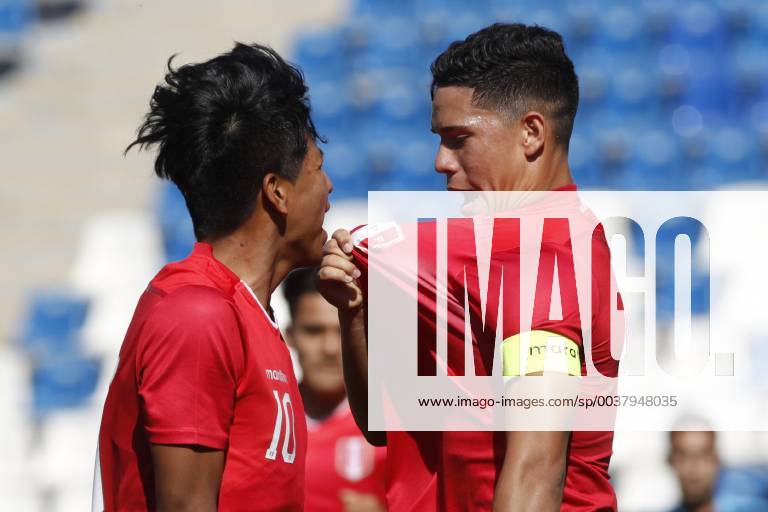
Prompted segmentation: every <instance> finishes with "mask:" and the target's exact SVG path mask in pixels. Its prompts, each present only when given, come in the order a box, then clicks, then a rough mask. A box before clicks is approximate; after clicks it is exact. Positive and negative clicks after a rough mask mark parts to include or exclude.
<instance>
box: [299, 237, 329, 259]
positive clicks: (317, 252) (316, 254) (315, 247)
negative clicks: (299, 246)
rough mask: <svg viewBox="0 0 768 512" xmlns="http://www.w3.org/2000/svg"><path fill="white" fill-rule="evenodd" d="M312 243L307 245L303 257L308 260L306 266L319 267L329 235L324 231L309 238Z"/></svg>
mask: <svg viewBox="0 0 768 512" xmlns="http://www.w3.org/2000/svg"><path fill="white" fill-rule="evenodd" d="M309 240H310V242H309V243H308V244H306V246H305V247H304V250H303V256H304V257H305V258H306V260H307V261H306V262H305V264H306V265H307V266H314V265H319V264H320V260H322V259H323V247H324V246H325V242H326V241H327V240H328V233H327V232H326V231H325V230H324V229H320V231H319V232H318V233H317V234H316V235H315V236H314V237H310V238H309Z"/></svg>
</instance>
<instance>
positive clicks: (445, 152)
mask: <svg viewBox="0 0 768 512" xmlns="http://www.w3.org/2000/svg"><path fill="white" fill-rule="evenodd" d="M435 171H436V172H438V173H440V174H448V175H451V174H455V173H456V172H458V171H459V163H458V162H457V161H456V158H455V157H454V155H453V153H452V152H451V151H450V150H449V149H447V148H445V147H443V146H442V145H441V146H440V147H439V148H438V149H437V155H435Z"/></svg>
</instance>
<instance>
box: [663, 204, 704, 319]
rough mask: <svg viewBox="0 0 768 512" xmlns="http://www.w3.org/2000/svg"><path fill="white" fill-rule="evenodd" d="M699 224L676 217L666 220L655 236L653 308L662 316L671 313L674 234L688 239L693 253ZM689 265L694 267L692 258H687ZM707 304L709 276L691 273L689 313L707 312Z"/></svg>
mask: <svg viewBox="0 0 768 512" xmlns="http://www.w3.org/2000/svg"><path fill="white" fill-rule="evenodd" d="M699 228H700V225H699V224H698V223H697V222H695V221H694V220H692V219H689V218H686V217H677V218H675V219H672V220H670V221H667V222H666V223H665V224H664V225H663V226H662V227H660V228H659V230H658V232H657V234H656V294H657V297H656V300H657V307H659V309H660V311H662V312H663V313H665V314H667V315H670V314H672V313H673V312H674V305H675V295H674V279H675V257H674V247H675V239H676V238H677V236H678V234H685V235H687V236H688V237H689V239H690V243H691V251H692V253H691V254H693V252H695V250H696V244H697V243H698V242H699V240H700V239H701V231H700V229H699ZM691 258H692V260H691V265H692V266H695V265H696V262H695V258H693V256H691ZM708 305H709V274H708V273H707V272H702V271H700V270H694V273H693V279H692V281H691V311H692V313H693V314H702V313H705V312H706V311H708Z"/></svg>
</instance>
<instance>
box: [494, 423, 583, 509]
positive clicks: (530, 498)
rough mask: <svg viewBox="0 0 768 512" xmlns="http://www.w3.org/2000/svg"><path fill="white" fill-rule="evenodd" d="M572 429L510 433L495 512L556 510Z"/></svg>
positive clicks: (496, 496)
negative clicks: (570, 430) (565, 430)
mask: <svg viewBox="0 0 768 512" xmlns="http://www.w3.org/2000/svg"><path fill="white" fill-rule="evenodd" d="M569 438H570V432H525V431H512V432H507V449H506V452H505V454H504V465H503V466H502V469H501V474H500V475H499V482H498V484H497V486H496V493H495V495H494V500H493V501H494V502H493V510H494V512H507V511H522V512H527V511H531V512H534V511H535V512H540V511H541V512H547V511H551V512H557V511H559V510H560V504H561V503H562V499H563V482H564V480H565V462H566V453H567V449H568V440H569Z"/></svg>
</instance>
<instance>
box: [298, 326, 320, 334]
mask: <svg viewBox="0 0 768 512" xmlns="http://www.w3.org/2000/svg"><path fill="white" fill-rule="evenodd" d="M300 328H301V331H302V332H303V333H304V334H306V335H308V336H319V335H320V334H322V333H323V326H322V325H311V324H309V325H302V326H301V327H300Z"/></svg>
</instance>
